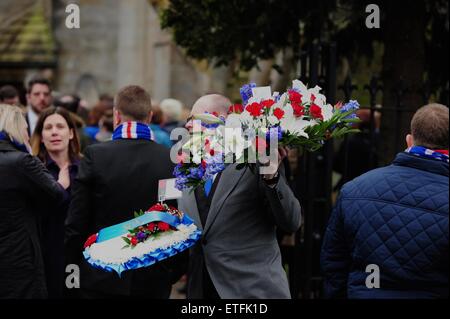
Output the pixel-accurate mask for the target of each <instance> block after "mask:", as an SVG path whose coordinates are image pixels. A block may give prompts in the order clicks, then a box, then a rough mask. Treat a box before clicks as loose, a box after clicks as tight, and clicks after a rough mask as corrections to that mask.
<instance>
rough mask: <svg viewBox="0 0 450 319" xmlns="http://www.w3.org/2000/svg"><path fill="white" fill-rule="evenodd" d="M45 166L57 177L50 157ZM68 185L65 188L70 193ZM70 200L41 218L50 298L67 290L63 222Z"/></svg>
mask: <svg viewBox="0 0 450 319" xmlns="http://www.w3.org/2000/svg"><path fill="white" fill-rule="evenodd" d="M78 165H79V161H78V160H75V161H73V162H72V163H71V164H70V166H69V176H70V185H73V182H74V180H75V177H76V176H77V173H78ZM45 167H46V168H47V169H48V171H49V172H50V174H51V175H52V176H53V178H55V179H57V178H58V175H59V167H58V165H57V164H56V163H55V161H53V160H52V159H51V158H50V157H49V158H48V159H47V161H46V164H45ZM70 189H71V187H69V188H68V189H67V192H68V194H70ZM69 204H70V201H67V204H66V205H64V206H61V207H58V208H57V210H56V211H55V212H51V213H50V214H47V215H46V216H44V217H43V218H42V220H41V238H42V241H41V243H42V255H43V258H44V267H45V276H46V279H47V290H48V297H49V298H50V299H57V298H63V296H64V295H65V293H66V292H67V290H65V289H64V287H65V280H66V276H67V275H68V274H67V273H66V270H65V269H66V263H65V253H64V232H65V229H64V222H65V220H66V217H67V210H68V209H69Z"/></svg>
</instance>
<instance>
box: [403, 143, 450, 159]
mask: <svg viewBox="0 0 450 319" xmlns="http://www.w3.org/2000/svg"><path fill="white" fill-rule="evenodd" d="M405 152H406V153H409V154H412V155H415V156H419V157H423V158H431V159H435V160H438V161H442V162H446V163H448V162H449V158H448V151H447V150H430V149H428V148H426V147H423V146H412V147H410V148H407V149H406V150H405Z"/></svg>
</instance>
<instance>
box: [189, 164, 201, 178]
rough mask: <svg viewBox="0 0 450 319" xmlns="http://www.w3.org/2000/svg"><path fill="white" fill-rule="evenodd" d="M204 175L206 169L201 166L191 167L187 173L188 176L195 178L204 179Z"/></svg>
mask: <svg viewBox="0 0 450 319" xmlns="http://www.w3.org/2000/svg"><path fill="white" fill-rule="evenodd" d="M203 175H205V169H204V168H203V167H201V166H199V167H192V168H191V169H189V174H188V175H187V177H188V178H193V179H202V177H203Z"/></svg>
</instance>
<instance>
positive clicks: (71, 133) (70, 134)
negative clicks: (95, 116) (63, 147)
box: [69, 128, 73, 140]
mask: <svg viewBox="0 0 450 319" xmlns="http://www.w3.org/2000/svg"><path fill="white" fill-rule="evenodd" d="M71 139H73V129H72V128H71V129H70V130H69V140H71Z"/></svg>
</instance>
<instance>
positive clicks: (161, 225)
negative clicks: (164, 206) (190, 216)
mask: <svg viewBox="0 0 450 319" xmlns="http://www.w3.org/2000/svg"><path fill="white" fill-rule="evenodd" d="M158 229H159V230H160V231H167V230H169V229H170V226H169V224H167V223H165V222H158Z"/></svg>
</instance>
